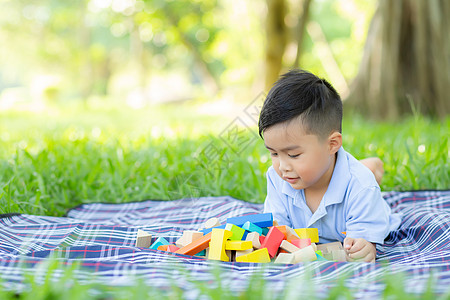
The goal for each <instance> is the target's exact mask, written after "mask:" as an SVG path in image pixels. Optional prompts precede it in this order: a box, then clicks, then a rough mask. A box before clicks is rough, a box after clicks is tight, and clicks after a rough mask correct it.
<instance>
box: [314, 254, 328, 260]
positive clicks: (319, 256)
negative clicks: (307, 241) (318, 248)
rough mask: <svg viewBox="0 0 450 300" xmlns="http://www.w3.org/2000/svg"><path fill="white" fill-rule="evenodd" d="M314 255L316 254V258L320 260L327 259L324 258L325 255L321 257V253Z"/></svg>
mask: <svg viewBox="0 0 450 300" xmlns="http://www.w3.org/2000/svg"><path fill="white" fill-rule="evenodd" d="M316 255H317V260H321V261H328V259H326V258H325V257H323V256H322V255H320V254H317V253H316Z"/></svg>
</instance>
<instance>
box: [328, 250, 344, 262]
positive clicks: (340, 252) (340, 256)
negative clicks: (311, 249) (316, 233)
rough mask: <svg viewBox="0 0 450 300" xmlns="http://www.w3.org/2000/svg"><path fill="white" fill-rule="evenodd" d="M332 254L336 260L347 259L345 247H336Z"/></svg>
mask: <svg viewBox="0 0 450 300" xmlns="http://www.w3.org/2000/svg"><path fill="white" fill-rule="evenodd" d="M331 255H332V256H333V260H334V261H347V255H346V254H345V250H344V249H339V250H337V249H334V250H332V251H331Z"/></svg>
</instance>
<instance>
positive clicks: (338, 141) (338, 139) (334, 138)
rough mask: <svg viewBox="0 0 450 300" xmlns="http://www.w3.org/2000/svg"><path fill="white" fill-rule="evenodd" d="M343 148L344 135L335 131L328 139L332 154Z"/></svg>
mask: <svg viewBox="0 0 450 300" xmlns="http://www.w3.org/2000/svg"><path fill="white" fill-rule="evenodd" d="M341 146H342V134H341V133H339V132H337V131H335V132H333V133H332V134H330V136H329V137H328V147H329V151H330V154H334V153H336V152H338V150H339V148H341Z"/></svg>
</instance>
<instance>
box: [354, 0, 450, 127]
mask: <svg viewBox="0 0 450 300" xmlns="http://www.w3.org/2000/svg"><path fill="white" fill-rule="evenodd" d="M449 30H450V2H449V1H447V0H435V1H421V0H403V1H393V0H380V1H379V5H378V9H377V11H376V13H375V15H374V17H373V19H372V23H371V26H370V29H369V33H368V36H367V41H366V46H365V50H364V56H363V59H362V62H361V64H360V69H359V73H358V75H357V77H356V78H355V80H354V82H353V86H352V91H351V95H350V97H349V99H348V100H349V101H347V102H348V103H347V105H348V106H351V107H354V108H355V109H356V110H357V111H359V112H362V113H364V114H366V115H369V116H372V117H376V118H390V119H395V118H397V117H399V116H401V115H403V114H405V113H410V112H411V109H412V110H414V111H418V112H421V113H423V114H426V115H431V116H438V117H445V116H446V115H448V114H449V113H450V101H449V94H450V34H449ZM411 106H412V107H411Z"/></svg>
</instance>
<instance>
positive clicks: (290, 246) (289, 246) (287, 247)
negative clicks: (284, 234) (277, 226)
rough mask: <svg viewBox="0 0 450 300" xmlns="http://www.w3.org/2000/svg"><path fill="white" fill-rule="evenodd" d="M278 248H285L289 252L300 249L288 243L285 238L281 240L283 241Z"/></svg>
mask: <svg viewBox="0 0 450 300" xmlns="http://www.w3.org/2000/svg"><path fill="white" fill-rule="evenodd" d="M280 248H281V249H283V250H286V251H287V252H289V253H292V252H295V251H297V250H299V249H300V248H298V247H296V246H294V245H292V244H291V243H289V242H288V241H286V240H283V241H282V242H281V244H280Z"/></svg>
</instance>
